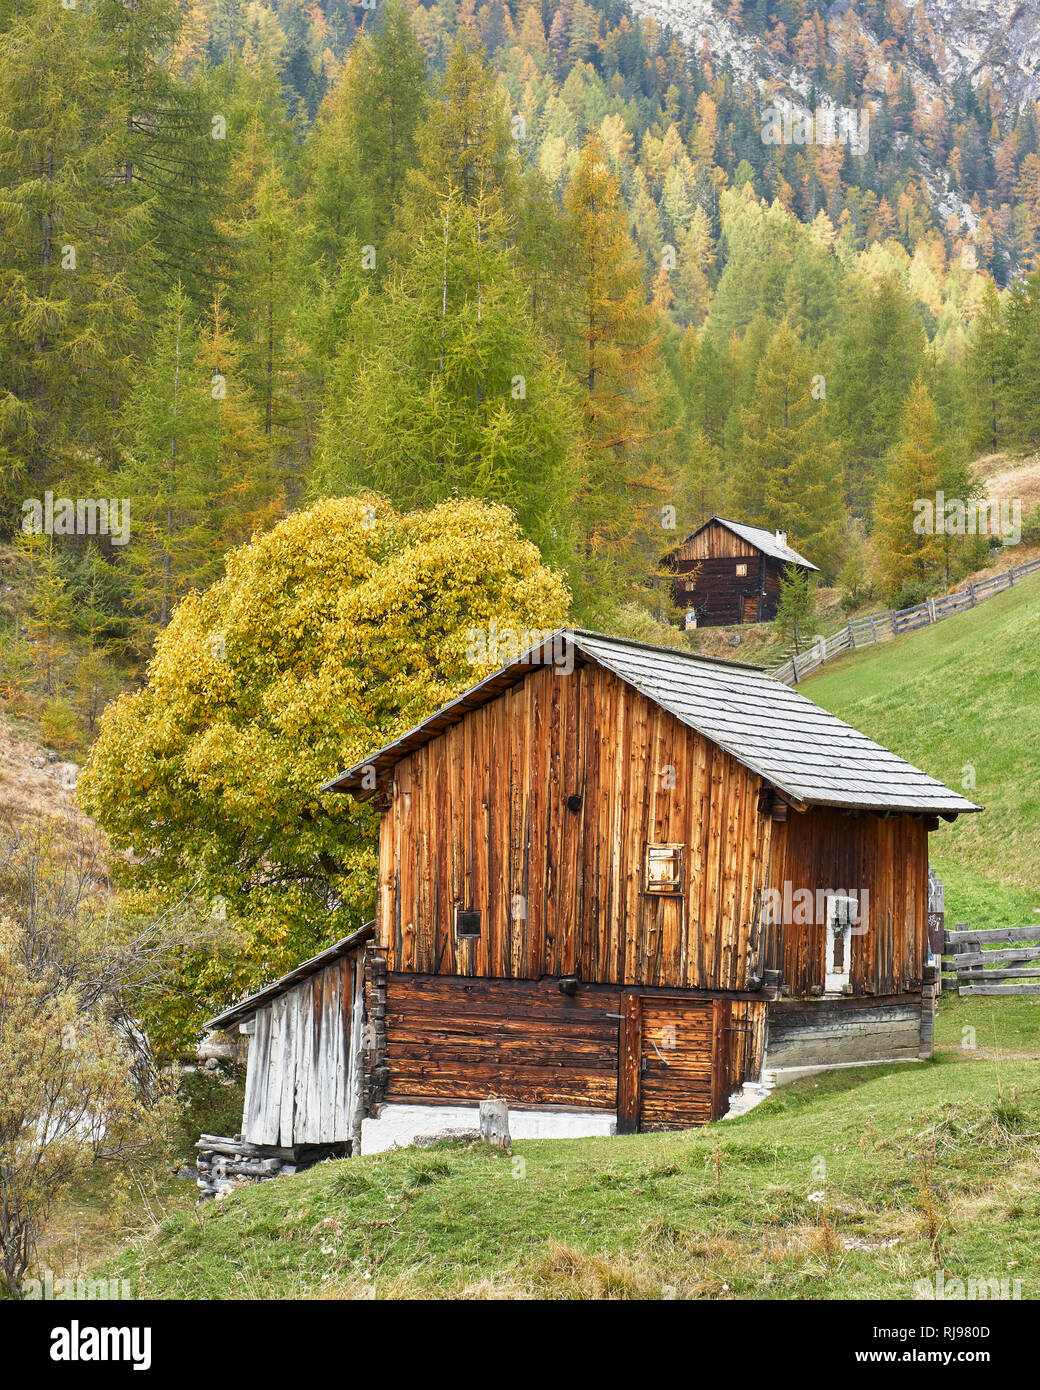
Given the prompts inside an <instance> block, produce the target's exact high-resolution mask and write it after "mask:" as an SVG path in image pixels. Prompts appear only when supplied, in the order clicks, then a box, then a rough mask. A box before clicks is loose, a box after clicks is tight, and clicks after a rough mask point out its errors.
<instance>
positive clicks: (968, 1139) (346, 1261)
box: [107, 1001, 1040, 1299]
mask: <svg viewBox="0 0 1040 1390" xmlns="http://www.w3.org/2000/svg"><path fill="white" fill-rule="evenodd" d="M972 1002H974V1001H972ZM1006 1002H1007V1001H1006ZM1038 1123H1040V1090H1038V1087H1037V1068H1036V1063H1035V1061H1031V1060H1027V1059H1025V1058H1021V1057H1018V1058H1015V1057H1011V1056H1006V1055H1005V1056H1003V1057H1000V1058H999V1059H998V1058H996V1057H991V1058H986V1059H983V1058H982V1057H981V1056H979V1055H977V1054H976V1056H975V1057H973V1058H971V1059H970V1060H969V1058H968V1056H967V1055H966V1054H965V1053H963V1052H961V1051H959V1050H956V1049H952V1048H951V1049H946V1050H944V1052H943V1054H942V1055H941V1058H940V1060H939V1061H938V1062H937V1063H933V1064H930V1063H922V1064H913V1065H911V1066H898V1065H897V1066H890V1067H863V1068H855V1069H852V1070H850V1071H844V1072H835V1073H831V1074H830V1075H829V1076H822V1077H820V1078H818V1079H815V1080H810V1081H808V1082H799V1083H797V1084H796V1085H794V1086H790V1087H785V1088H784V1089H783V1091H782V1092H780V1093H778V1094H777V1095H775V1096H773V1097H771V1098H770V1099H769V1100H768V1101H766V1102H765V1103H764V1104H763V1105H762V1106H760V1107H759V1108H758V1109H757V1110H754V1111H752V1112H751V1113H750V1114H748V1115H745V1116H743V1117H742V1118H741V1119H737V1120H732V1121H723V1122H722V1123H721V1124H713V1125H708V1126H706V1127H704V1128H703V1129H698V1130H688V1131H686V1132H685V1133H677V1134H639V1135H631V1136H627V1137H622V1138H604V1139H576V1140H529V1141H524V1142H522V1143H518V1144H517V1145H516V1146H515V1152H514V1153H513V1155H512V1156H509V1155H506V1154H504V1153H502V1152H501V1151H500V1150H497V1149H491V1148H488V1147H486V1146H484V1145H482V1144H456V1145H446V1146H441V1147H440V1148H438V1149H434V1150H427V1151H417V1150H415V1149H405V1150H399V1151H396V1152H395V1151H391V1152H388V1153H384V1154H375V1155H372V1156H370V1157H361V1158H349V1159H341V1160H339V1161H338V1162H330V1163H324V1164H321V1165H319V1166H318V1167H317V1168H312V1169H311V1170H310V1171H308V1172H306V1173H302V1174H299V1175H297V1176H295V1177H289V1178H279V1179H277V1180H275V1181H273V1182H267V1183H263V1184H261V1185H260V1186H257V1187H252V1188H246V1189H243V1190H242V1191H240V1192H236V1193H233V1194H232V1195H231V1196H229V1197H228V1198H227V1199H226V1200H224V1201H222V1202H219V1203H212V1202H209V1203H204V1204H203V1205H202V1206H201V1207H200V1208H198V1209H196V1210H195V1211H191V1212H175V1213H173V1214H171V1215H170V1216H169V1217H168V1218H167V1219H166V1220H165V1221H164V1222H163V1223H162V1225H161V1226H160V1227H159V1229H158V1230H157V1231H156V1232H155V1233H154V1234H153V1235H152V1236H150V1237H147V1238H145V1239H143V1240H141V1241H138V1242H136V1243H135V1244H134V1245H133V1246H131V1247H129V1248H128V1249H127V1250H126V1251H125V1252H124V1253H123V1254H122V1255H121V1256H119V1257H117V1259H116V1260H114V1261H113V1262H112V1263H111V1264H110V1265H108V1267H107V1273H108V1274H109V1275H110V1276H116V1277H120V1278H125V1279H128V1280H129V1281H130V1284H131V1287H132V1289H133V1290H134V1291H135V1294H136V1296H137V1297H140V1298H146V1299H154V1298H174V1299H178V1298H218V1299H223V1298H229V1297H237V1298H286V1297H289V1298H346V1299H364V1298H427V1297H465V1298H611V1299H619V1298H621V1299H624V1298H662V1297H663V1298H683V1299H685V1298H711V1299H732V1298H764V1299H784V1298H788V1299H790V1298H826V1299H843V1298H871V1297H875V1298H876V1297H888V1298H900V1299H905V1298H913V1297H914V1296H915V1293H917V1292H918V1291H917V1290H916V1289H915V1284H916V1282H917V1281H918V1280H922V1279H925V1280H927V1279H930V1278H931V1279H934V1274H935V1269H936V1267H937V1266H939V1265H940V1263H941V1267H942V1268H943V1269H944V1270H945V1271H946V1276H947V1278H949V1277H951V1276H953V1275H957V1276H959V1277H967V1276H969V1275H973V1274H974V1275H975V1276H978V1275H980V1274H981V1273H982V1272H985V1273H987V1274H990V1273H998V1272H999V1275H1000V1277H1008V1278H1020V1279H1021V1281H1022V1296H1023V1297H1027V1298H1028V1297H1036V1290H1037V1280H1038V1279H1040V1207H1038V1206H1037V1203H1036V1195H1035V1194H1036V1180H1037V1149H1036V1144H1035V1140H1034V1139H1033V1135H1034V1133H1035V1131H1036V1129H1037V1125H1038Z"/></svg>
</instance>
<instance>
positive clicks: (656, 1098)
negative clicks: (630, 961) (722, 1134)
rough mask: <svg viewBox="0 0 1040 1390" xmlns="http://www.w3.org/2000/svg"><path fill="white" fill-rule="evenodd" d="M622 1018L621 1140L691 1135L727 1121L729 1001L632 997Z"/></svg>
mask: <svg viewBox="0 0 1040 1390" xmlns="http://www.w3.org/2000/svg"><path fill="white" fill-rule="evenodd" d="M621 1018H622V1022H621V1035H622V1041H621V1048H620V1056H619V1077H618V1130H619V1131H620V1132H621V1133H632V1132H633V1131H635V1130H637V1129H638V1130H667V1129H690V1128H692V1127H693V1126H695V1125H703V1124H707V1122H708V1121H709V1120H713V1119H718V1118H719V1117H720V1116H721V1115H723V1114H725V1109H726V1098H727V1085H726V1071H727V1068H726V1065H725V1045H724V1040H725V1038H726V1036H727V1035H726V1032H725V1029H726V1025H727V1022H728V1018H729V1004H728V1002H727V1001H726V1000H724V999H690V998H688V997H687V998H684V997H681V996H678V997H677V996H674V995H652V994H642V995H641V994H637V993H636V992H635V991H633V990H626V991H625V995H624V998H623V1000H622V1014H621Z"/></svg>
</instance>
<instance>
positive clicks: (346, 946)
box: [205, 921, 376, 1032]
mask: <svg viewBox="0 0 1040 1390" xmlns="http://www.w3.org/2000/svg"><path fill="white" fill-rule="evenodd" d="M375 929H376V924H375V922H374V921H372V922H366V923H365V925H364V926H363V927H358V929H357V931H355V932H351V933H350V935H349V936H345V937H343V938H342V940H340V941H337V942H335V943H334V944H333V945H331V946H326V947H325V949H324V951H319V952H318V954H317V955H316V956H311V958H310V960H305V961H304V962H303V963H302V964H301V965H298V966H296V968H295V969H294V970H290V971H289V973H288V974H287V975H282V976H280V978H279V979H277V980H273V981H272V982H271V984H269V985H264V987H263V989H258V990H257V991H256V993H255V994H250V995H247V996H246V997H245V998H244V999H240V1000H239V1001H238V1003H237V1004H232V1006H231V1008H230V1009H225V1010H224V1012H223V1013H222V1014H217V1016H216V1017H215V1018H211V1019H210V1020H209V1021H208V1022H207V1023H206V1024H205V1027H206V1028H207V1029H209V1030H210V1031H211V1032H212V1031H214V1030H216V1029H223V1028H227V1027H229V1026H230V1025H231V1024H232V1023H238V1022H240V1021H241V1020H242V1019H243V1018H248V1017H249V1015H250V1014H255V1013H256V1011H257V1009H260V1008H262V1007H263V1006H264V1005H265V1004H269V1003H270V1002H271V1000H272V999H277V998H278V996H279V995H280V994H285V993H286V991H287V990H290V989H292V987H293V985H295V984H299V982H300V981H301V980H305V979H306V978H307V977H308V975H316V974H317V973H318V971H319V970H324V969H325V967H326V966H327V965H331V964H332V962H333V961H336V960H339V958H340V957H341V956H345V955H347V954H348V953H349V952H350V951H353V950H354V949H355V948H356V947H357V946H360V944H361V943H362V941H367V940H368V939H369V937H370V936H373V935H374V934H375Z"/></svg>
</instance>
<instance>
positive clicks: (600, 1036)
mask: <svg viewBox="0 0 1040 1390" xmlns="http://www.w3.org/2000/svg"><path fill="white" fill-rule="evenodd" d="M620 1003H621V992H620V990H618V989H609V988H596V987H583V988H582V989H581V990H580V991H579V992H578V993H577V994H576V995H575V996H573V997H568V996H567V995H564V994H561V993H560V989H559V986H558V984H557V983H556V981H555V980H549V979H546V980H541V981H534V980H494V981H491V980H475V979H463V978H460V977H458V976H439V977H432V976H428V975H412V974H402V973H394V972H391V973H390V974H389V975H388V976H387V986H386V1036H387V1056H386V1060H387V1064H388V1067H389V1079H388V1082H387V1091H386V1098H387V1099H388V1100H390V1101H394V1100H398V1101H400V1100H410V1101H415V1100H420V1101H422V1100H442V1101H443V1100H451V1101H478V1100H484V1099H487V1098H488V1097H489V1096H495V1097H499V1098H501V1099H503V1100H509V1101H513V1102H514V1103H516V1104H520V1105H566V1106H580V1107H584V1108H588V1109H595V1110H614V1109H615V1108H616V1106H617V1085H618V1025H619V1015H620Z"/></svg>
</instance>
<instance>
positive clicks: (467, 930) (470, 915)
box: [455, 907, 480, 936]
mask: <svg viewBox="0 0 1040 1390" xmlns="http://www.w3.org/2000/svg"><path fill="white" fill-rule="evenodd" d="M455 935H456V936H479V935H480V913H479V912H470V911H464V910H463V909H462V908H461V907H457V908H456V909H455Z"/></svg>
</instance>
